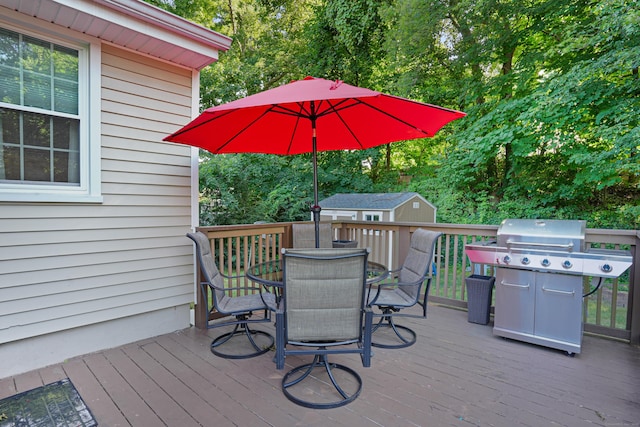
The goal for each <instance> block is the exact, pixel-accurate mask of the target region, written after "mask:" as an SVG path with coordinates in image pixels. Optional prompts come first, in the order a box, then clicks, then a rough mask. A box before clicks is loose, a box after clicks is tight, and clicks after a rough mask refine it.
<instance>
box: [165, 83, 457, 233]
mask: <svg viewBox="0 0 640 427" xmlns="http://www.w3.org/2000/svg"><path fill="white" fill-rule="evenodd" d="M464 115H465V114H464V113H462V112H460V111H455V110H449V109H446V108H442V107H438V106H436V105H429V104H423V103H421V102H416V101H412V100H409V99H405V98H400V97H397V96H393V95H386V94H384V93H380V92H376V91H373V90H370V89H365V88H361V87H356V86H351V85H348V84H346V83H343V82H341V81H330V80H324V79H319V78H314V77H306V78H305V79H303V80H298V81H293V82H291V83H289V84H286V85H283V86H280V87H277V88H274V89H270V90H266V91H264V92H260V93H257V94H255V95H251V96H247V97H246V98H242V99H238V100H236V101H232V102H229V103H226V104H223V105H218V106H216V107H211V108H208V109H206V110H205V111H203V112H202V113H201V114H200V115H199V116H198V117H197V118H195V119H194V120H193V121H191V122H190V123H189V124H187V125H186V126H184V127H183V128H182V129H180V130H178V131H176V132H175V133H173V134H171V135H169V136H167V137H166V138H164V140H165V141H171V142H178V143H182V144H188V145H193V146H196V147H200V148H203V149H205V150H207V151H209V152H211V153H214V154H222V153H264V154H301V153H313V196H314V206H312V207H311V211H312V212H313V218H314V221H315V223H316V245H317V244H318V227H317V225H318V223H319V221H320V207H319V206H318V170H317V168H318V166H317V159H316V153H317V152H318V151H328V150H356V149H358V150H360V149H365V148H371V147H376V146H378V145H382V144H387V143H390V142H394V141H404V140H410V139H416V138H427V137H432V136H434V135H435V134H436V132H437V131H438V130H439V129H440V128H441V127H443V126H444V125H446V124H447V123H449V122H450V121H452V120H456V119H459V118H461V117H464Z"/></svg>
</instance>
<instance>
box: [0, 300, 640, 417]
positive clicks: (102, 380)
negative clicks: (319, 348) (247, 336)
mask: <svg viewBox="0 0 640 427" xmlns="http://www.w3.org/2000/svg"><path fill="white" fill-rule="evenodd" d="M401 323H403V324H406V325H408V326H411V327H412V328H414V329H415V330H416V331H417V332H418V335H419V336H418V342H417V344H415V345H414V346H412V347H409V348H406V349H402V350H388V349H375V354H374V358H373V360H372V365H371V367H370V368H362V366H361V364H360V360H359V358H358V356H354V355H344V356H341V357H339V356H334V357H333V358H332V360H333V361H338V360H340V361H341V363H344V364H346V365H348V366H351V367H353V368H355V369H356V370H358V371H359V372H360V373H361V375H362V378H363V383H364V385H363V391H362V394H361V395H360V397H359V398H358V399H357V400H356V401H355V402H353V403H352V404H350V405H347V406H345V407H342V408H337V409H330V410H310V409H305V408H302V407H299V406H296V405H294V404H293V403H291V402H289V401H288V400H287V399H286V398H285V397H284V396H283V394H282V392H281V390H280V379H281V378H282V374H283V371H277V370H276V369H275V365H274V363H273V362H272V353H268V354H265V355H263V356H260V357H258V358H253V359H247V360H227V359H221V358H218V357H215V356H213V355H212V354H211V353H210V351H209V343H210V341H211V338H210V335H215V334H217V333H219V331H218V330H213V331H207V332H204V331H201V330H197V329H195V328H191V329H187V330H183V331H179V332H175V333H173V334H168V335H163V336H159V337H156V338H153V339H149V340H145V341H141V342H136V343H134V344H130V345H127V346H123V347H119V348H115V349H112V350H107V351H103V352H99V353H95V354H90V355H86V356H84V357H80V358H75V359H72V360H69V361H67V362H65V363H63V364H60V365H55V366H51V367H47V368H44V369H40V370H38V371H33V372H29V373H26V374H23V375H19V376H16V377H10V378H5V379H1V380H0V398H2V397H6V396H10V395H12V394H14V393H17V392H22V391H25V390H29V389H32V388H35V387H37V386H40V385H43V384H47V383H51V382H53V381H57V380H59V379H62V378H65V377H68V378H70V379H71V381H72V382H73V384H74V385H75V386H76V388H77V389H78V391H79V392H80V394H81V396H82V397H83V399H84V400H85V402H86V403H87V405H88V406H89V408H90V409H91V411H92V412H93V414H94V416H95V417H96V419H97V421H98V423H99V425H100V426H129V425H131V426H176V427H186V426H242V427H252V426H277V427H286V426H328V425H333V426H345V427H354V426H547V425H549V426H558V425H560V426H583V425H596V426H638V425H640V348H638V347H632V346H630V345H628V344H626V343H621V342H616V341H611V340H606V339H602V338H597V337H592V336H585V337H584V341H583V346H582V353H581V354H579V355H577V356H576V357H574V358H571V357H568V356H566V355H565V354H564V353H563V352H560V351H556V350H552V349H548V348H544V347H538V346H534V345H529V344H525V343H521V342H517V341H510V340H505V339H502V338H497V337H494V336H492V331H491V324H490V325H486V326H485V325H477V324H473V323H468V322H467V313H466V312H464V311H459V310H455V309H450V308H445V307H440V306H435V305H432V306H430V307H429V315H428V318H427V319H426V320H425V319H402V322H401ZM263 329H265V330H270V331H272V332H274V328H273V326H272V325H263ZM25 357H28V356H26V355H25ZM287 362H288V364H290V363H293V364H298V362H299V360H298V359H296V358H291V359H288V360H287Z"/></svg>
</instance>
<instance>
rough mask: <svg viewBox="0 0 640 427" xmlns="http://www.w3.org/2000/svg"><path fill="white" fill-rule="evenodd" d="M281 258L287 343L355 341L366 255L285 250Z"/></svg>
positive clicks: (358, 332)
mask: <svg viewBox="0 0 640 427" xmlns="http://www.w3.org/2000/svg"><path fill="white" fill-rule="evenodd" d="M283 256H284V276H283V278H284V300H285V312H286V322H287V326H286V334H287V338H288V340H289V341H299V342H320V341H356V340H359V339H360V338H361V336H362V313H363V311H362V310H363V307H364V304H365V302H364V300H365V287H366V282H365V280H366V274H365V272H366V265H367V256H368V251H367V250H366V249H306V250H304V249H288V250H285V251H284V254H283Z"/></svg>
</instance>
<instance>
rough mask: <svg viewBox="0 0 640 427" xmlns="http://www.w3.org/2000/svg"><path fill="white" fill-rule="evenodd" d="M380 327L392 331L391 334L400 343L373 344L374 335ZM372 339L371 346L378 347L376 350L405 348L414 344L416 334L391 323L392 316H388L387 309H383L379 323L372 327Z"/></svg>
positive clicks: (404, 327)
mask: <svg viewBox="0 0 640 427" xmlns="http://www.w3.org/2000/svg"><path fill="white" fill-rule="evenodd" d="M381 327H385V328H391V330H393V332H394V333H395V334H396V336H397V337H398V339H399V340H400V341H401V343H400V344H383V343H380V342H375V341H374V340H373V339H375V335H374V334H375V332H376V331H377V330H378V329H380V328H381ZM400 331H403V332H404V334H403V333H401V332H400ZM372 337H373V339H372V342H371V345H372V346H373V347H378V348H405V347H409V346H411V345H413V344H415V342H416V339H417V336H416V333H415V332H414V331H413V330H412V329H410V328H407V327H406V326H402V325H396V323H395V322H394V321H393V316H392V315H391V314H390V311H389V310H388V309H385V310H384V311H383V312H382V315H381V317H380V321H379V322H378V323H376V325H375V326H374V327H373V331H372ZM405 337H407V338H405Z"/></svg>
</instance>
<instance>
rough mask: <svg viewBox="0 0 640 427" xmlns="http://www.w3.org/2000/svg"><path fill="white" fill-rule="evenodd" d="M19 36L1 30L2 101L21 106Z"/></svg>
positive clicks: (0, 90) (0, 80)
mask: <svg viewBox="0 0 640 427" xmlns="http://www.w3.org/2000/svg"><path fill="white" fill-rule="evenodd" d="M19 41H20V38H19V35H18V33H14V32H13V31H8V30H5V29H3V28H0V101H2V102H8V103H11V104H20V51H19Z"/></svg>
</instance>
